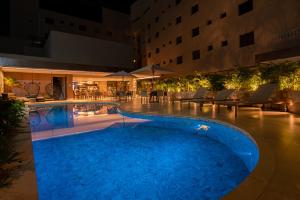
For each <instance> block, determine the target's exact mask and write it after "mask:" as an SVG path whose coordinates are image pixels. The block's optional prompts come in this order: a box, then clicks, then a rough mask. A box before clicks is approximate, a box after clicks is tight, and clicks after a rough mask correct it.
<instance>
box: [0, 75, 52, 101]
mask: <svg viewBox="0 0 300 200" xmlns="http://www.w3.org/2000/svg"><path fill="white" fill-rule="evenodd" d="M4 76H5V77H10V78H14V79H15V80H17V81H18V82H19V83H20V84H21V87H14V88H13V93H15V94H16V96H18V97H24V96H25V95H26V91H25V90H24V89H23V87H22V86H24V85H25V84H26V83H30V82H32V81H34V82H37V83H38V84H39V85H40V93H39V96H47V93H46V89H45V87H46V85H48V84H50V83H52V75H51V74H31V73H15V72H5V73H4Z"/></svg>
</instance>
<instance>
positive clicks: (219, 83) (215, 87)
mask: <svg viewBox="0 0 300 200" xmlns="http://www.w3.org/2000/svg"><path fill="white" fill-rule="evenodd" d="M208 79H209V82H210V84H211V90H212V91H219V90H223V89H224V83H225V76H223V75H219V74H213V75H210V76H209V77H208Z"/></svg>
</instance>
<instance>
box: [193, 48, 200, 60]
mask: <svg viewBox="0 0 300 200" xmlns="http://www.w3.org/2000/svg"><path fill="white" fill-rule="evenodd" d="M198 59H200V50H195V51H193V60H198Z"/></svg>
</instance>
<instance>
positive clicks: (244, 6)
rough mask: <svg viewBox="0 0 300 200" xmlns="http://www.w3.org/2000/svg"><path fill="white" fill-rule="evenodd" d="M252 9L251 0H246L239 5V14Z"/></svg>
mask: <svg viewBox="0 0 300 200" xmlns="http://www.w3.org/2000/svg"><path fill="white" fill-rule="evenodd" d="M252 10H253V1H252V0H247V1H246V2H244V3H242V4H240V5H239V15H243V14H245V13H247V12H250V11H252Z"/></svg>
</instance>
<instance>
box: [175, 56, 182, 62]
mask: <svg viewBox="0 0 300 200" xmlns="http://www.w3.org/2000/svg"><path fill="white" fill-rule="evenodd" d="M176 63H177V64H182V63H183V58H182V56H178V57H177V58H176Z"/></svg>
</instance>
